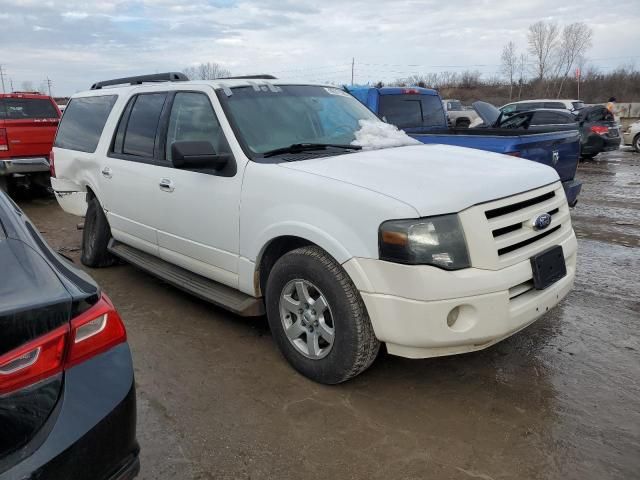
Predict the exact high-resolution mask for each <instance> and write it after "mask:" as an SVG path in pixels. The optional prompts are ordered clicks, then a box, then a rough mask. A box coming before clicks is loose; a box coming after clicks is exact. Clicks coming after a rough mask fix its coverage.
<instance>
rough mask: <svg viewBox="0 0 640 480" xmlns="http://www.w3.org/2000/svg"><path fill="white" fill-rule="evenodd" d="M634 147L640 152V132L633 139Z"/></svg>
mask: <svg viewBox="0 0 640 480" xmlns="http://www.w3.org/2000/svg"><path fill="white" fill-rule="evenodd" d="M633 149H634V150H635V151H636V152H638V153H640V133H639V134H638V135H636V138H634V139H633Z"/></svg>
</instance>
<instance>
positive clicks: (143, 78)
mask: <svg viewBox="0 0 640 480" xmlns="http://www.w3.org/2000/svg"><path fill="white" fill-rule="evenodd" d="M188 80H189V77H187V76H186V75H185V74H184V73H180V72H166V73H153V74H151V75H138V76H137V77H124V78H114V79H113V80H104V81H102V82H96V83H94V84H93V85H91V90H100V89H101V88H102V87H109V86H112V85H140V84H141V83H143V82H185V81H188Z"/></svg>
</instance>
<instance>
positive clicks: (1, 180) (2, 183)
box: [0, 175, 9, 195]
mask: <svg viewBox="0 0 640 480" xmlns="http://www.w3.org/2000/svg"><path fill="white" fill-rule="evenodd" d="M0 192H4V193H6V194H7V195H8V194H9V181H8V179H7V177H5V176H4V175H0Z"/></svg>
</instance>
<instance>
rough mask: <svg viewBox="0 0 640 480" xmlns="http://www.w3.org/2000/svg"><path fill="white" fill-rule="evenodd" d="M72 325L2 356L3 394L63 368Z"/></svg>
mask: <svg viewBox="0 0 640 480" xmlns="http://www.w3.org/2000/svg"><path fill="white" fill-rule="evenodd" d="M68 333H69V326H68V325H65V326H64V327H60V328H58V329H56V330H53V331H52V332H50V333H48V334H47V335H44V336H43V337H41V338H38V339H36V340H33V341H31V342H29V343H27V344H26V345H23V346H22V347H20V348H18V349H16V350H13V351H11V352H9V353H7V354H5V355H2V356H1V357H0V395H4V394H6V393H9V392H13V391H15V390H20V389H21V388H24V387H26V386H28V385H32V384H34V383H37V382H39V381H40V380H44V379H45V378H48V377H51V376H53V375H57V374H58V373H60V372H62V369H63V366H64V354H65V344H66V341H67V334H68Z"/></svg>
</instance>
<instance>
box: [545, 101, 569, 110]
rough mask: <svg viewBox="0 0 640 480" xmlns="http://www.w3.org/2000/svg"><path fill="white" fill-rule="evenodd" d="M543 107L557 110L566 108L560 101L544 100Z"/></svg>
mask: <svg viewBox="0 0 640 480" xmlns="http://www.w3.org/2000/svg"><path fill="white" fill-rule="evenodd" d="M544 108H557V109H559V110H562V109H565V108H567V107H566V106H565V104H564V103H562V102H544Z"/></svg>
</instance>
